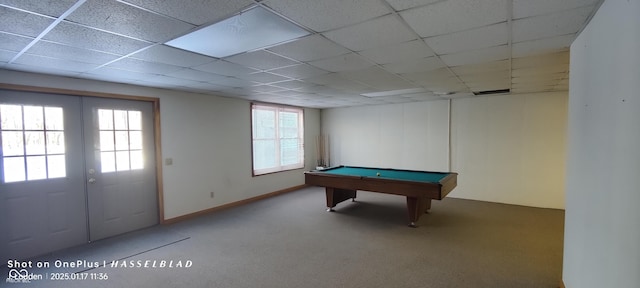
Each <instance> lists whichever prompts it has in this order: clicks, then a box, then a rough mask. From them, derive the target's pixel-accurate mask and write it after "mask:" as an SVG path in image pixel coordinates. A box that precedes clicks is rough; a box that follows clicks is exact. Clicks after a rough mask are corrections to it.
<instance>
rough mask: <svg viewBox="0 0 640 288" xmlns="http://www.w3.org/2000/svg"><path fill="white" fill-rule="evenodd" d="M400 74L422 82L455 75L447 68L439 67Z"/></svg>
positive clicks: (441, 79) (445, 78)
mask: <svg viewBox="0 0 640 288" xmlns="http://www.w3.org/2000/svg"><path fill="white" fill-rule="evenodd" d="M402 76H403V77H405V78H407V79H410V80H413V81H423V83H433V82H438V81H447V80H448V79H450V78H455V75H454V74H453V73H451V71H449V69H447V68H440V69H436V70H433V71H426V72H416V73H407V74H402Z"/></svg>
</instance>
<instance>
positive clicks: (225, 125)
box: [0, 70, 320, 219]
mask: <svg viewBox="0 0 640 288" xmlns="http://www.w3.org/2000/svg"><path fill="white" fill-rule="evenodd" d="M0 79H1V80H0V82H2V83H9V84H18V85H30V86H39V87H49V88H62V89H72V90H84V91H93V92H106V93H115V94H125V95H135V96H147V97H155V98H160V117H161V119H160V121H161V128H160V129H161V136H162V143H161V145H162V154H163V159H165V158H172V159H173V165H170V166H167V165H164V166H163V184H164V187H163V189H164V211H165V219H171V218H175V217H178V216H181V215H186V214H189V213H194V212H198V211H201V210H205V209H208V208H213V207H216V206H220V205H223V204H227V203H231V202H236V201H240V200H244V199H247V198H251V197H255V196H259V195H262V194H266V193H270V192H274V191H277V190H281V189H286V188H290V187H293V186H297V185H302V184H304V175H303V173H302V171H303V170H294V171H288V172H282V173H275V174H269V175H263V176H258V177H252V176H251V130H250V128H251V126H250V125H251V124H250V103H249V102H248V101H245V100H241V99H232V98H225V97H217V96H212V95H203V94H195V93H188V92H178V91H172V90H164V89H154V88H147V87H141V86H133V85H124V84H115V83H106V82H99V81H90V80H81V79H73V78H66V77H55V76H46V75H38V74H31V73H21V72H15V71H8V70H0ZM304 113H305V119H304V121H305V144H306V147H305V162H306V165H305V170H310V169H313V167H315V156H316V155H315V151H316V149H315V137H316V136H317V135H318V134H319V132H320V111H319V110H317V109H305V112H304ZM210 192H214V193H215V197H214V198H213V199H212V198H210Z"/></svg>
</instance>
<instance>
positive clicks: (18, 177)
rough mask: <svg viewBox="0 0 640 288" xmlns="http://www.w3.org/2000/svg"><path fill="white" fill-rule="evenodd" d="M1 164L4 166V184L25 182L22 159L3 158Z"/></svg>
mask: <svg viewBox="0 0 640 288" xmlns="http://www.w3.org/2000/svg"><path fill="white" fill-rule="evenodd" d="M2 162H3V163H2V164H3V165H4V182H17V181H24V180H25V174H24V158H23V157H5V158H4V159H3V161H2Z"/></svg>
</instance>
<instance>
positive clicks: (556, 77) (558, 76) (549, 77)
mask: <svg viewBox="0 0 640 288" xmlns="http://www.w3.org/2000/svg"><path fill="white" fill-rule="evenodd" d="M566 76H567V73H549V74H537V75H527V76H523V77H513V79H512V82H513V83H518V84H520V83H534V82H558V81H560V80H562V79H564V78H565V77H566Z"/></svg>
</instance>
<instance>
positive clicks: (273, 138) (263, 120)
mask: <svg viewBox="0 0 640 288" xmlns="http://www.w3.org/2000/svg"><path fill="white" fill-rule="evenodd" d="M303 118H304V114H303V110H302V109H300V108H294V107H286V106H275V105H267V104H251V135H252V149H253V175H261V174H267V173H273V172H278V171H285V170H292V169H300V168H303V167H304V133H303V132H304V125H303Z"/></svg>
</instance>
